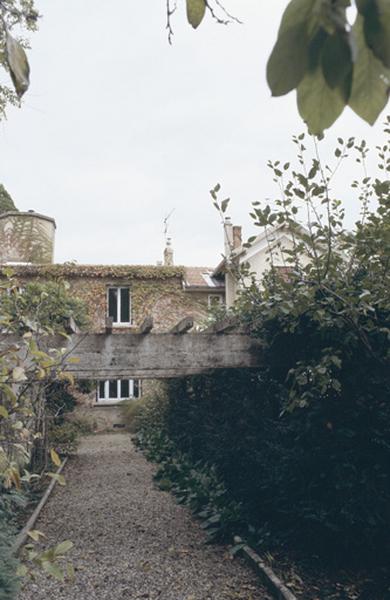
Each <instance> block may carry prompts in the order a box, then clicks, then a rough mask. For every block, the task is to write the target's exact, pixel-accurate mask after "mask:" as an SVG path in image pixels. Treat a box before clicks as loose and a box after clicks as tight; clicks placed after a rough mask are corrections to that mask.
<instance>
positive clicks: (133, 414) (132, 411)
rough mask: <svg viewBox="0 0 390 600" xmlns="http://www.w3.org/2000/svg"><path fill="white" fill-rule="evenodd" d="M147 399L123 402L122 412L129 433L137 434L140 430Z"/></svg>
mask: <svg viewBox="0 0 390 600" xmlns="http://www.w3.org/2000/svg"><path fill="white" fill-rule="evenodd" d="M144 405H145V399H144V398H138V399H131V400H130V399H129V400H124V401H123V402H121V405H120V410H121V414H122V419H123V421H124V423H125V425H126V429H127V431H129V432H130V433H136V432H137V431H138V430H139V428H140V422H139V421H140V414H141V412H142V410H143V408H144Z"/></svg>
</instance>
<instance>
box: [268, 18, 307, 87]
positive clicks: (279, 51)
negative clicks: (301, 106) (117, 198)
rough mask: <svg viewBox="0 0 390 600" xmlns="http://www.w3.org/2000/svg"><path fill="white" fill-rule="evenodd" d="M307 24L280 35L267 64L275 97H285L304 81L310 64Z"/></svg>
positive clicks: (270, 84)
mask: <svg viewBox="0 0 390 600" xmlns="http://www.w3.org/2000/svg"><path fill="white" fill-rule="evenodd" d="M308 44H309V39H308V36H307V32H306V23H299V24H298V25H296V26H295V27H292V28H291V29H288V30H287V31H285V32H284V33H282V34H281V35H279V37H278V39H277V41H276V44H275V46H274V48H273V50H272V53H271V56H270V57H269V60H268V63H267V81H268V85H269V87H270V89H271V92H272V95H273V96H283V95H284V94H287V93H288V92H291V90H293V89H295V88H296V87H297V85H298V84H299V83H300V81H302V78H303V76H304V74H305V71H306V68H307V63H308Z"/></svg>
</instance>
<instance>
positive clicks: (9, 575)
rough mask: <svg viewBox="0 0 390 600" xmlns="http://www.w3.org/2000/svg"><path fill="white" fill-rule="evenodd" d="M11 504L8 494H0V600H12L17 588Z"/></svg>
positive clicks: (2, 491) (3, 492)
mask: <svg viewBox="0 0 390 600" xmlns="http://www.w3.org/2000/svg"><path fill="white" fill-rule="evenodd" d="M12 517H13V506H12V500H11V498H10V494H9V493H6V492H5V490H1V494H0V600H13V599H14V598H16V595H17V592H18V590H19V581H18V577H17V576H16V569H17V566H18V561H17V559H16V558H15V557H14V556H13V554H12V544H13V542H14V538H15V528H14V527H13V526H12Z"/></svg>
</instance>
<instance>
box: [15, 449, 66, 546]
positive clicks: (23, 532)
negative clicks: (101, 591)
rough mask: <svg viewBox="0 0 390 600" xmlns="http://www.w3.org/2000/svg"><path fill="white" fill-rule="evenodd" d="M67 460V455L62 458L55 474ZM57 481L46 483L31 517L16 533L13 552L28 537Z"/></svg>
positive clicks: (59, 471) (58, 472)
mask: <svg viewBox="0 0 390 600" xmlns="http://www.w3.org/2000/svg"><path fill="white" fill-rule="evenodd" d="M67 462H68V457H66V458H64V460H63V461H62V463H61V465H60V466H59V467H58V469H57V471H56V475H60V474H61V472H62V471H63V469H64V467H65V465H66V463H67ZM56 483H57V479H56V478H53V479H52V480H51V482H50V484H49V485H48V487H47V489H46V492H45V493H44V495H43V496H42V498H41V499H40V501H39V504H38V505H37V507H36V509H35V510H34V512H33V514H32V515H31V517H30V518H29V520H28V521H27V523H26V525H25V526H24V527H23V529H22V530H21V531H20V532H19V533H18V535H17V536H16V539H15V542H14V544H13V546H12V552H13V553H14V554H17V553H18V552H19V550H20V548H21V547H22V546H23V544H24V543H25V542H26V540H27V537H28V532H29V531H31V529H32V528H33V527H34V525H35V523H36V521H37V519H38V517H39V515H40V513H41V510H42V509H43V507H44V506H45V504H46V502H47V501H48V499H49V498H50V495H51V493H52V491H53V490H54V488H55V485H56Z"/></svg>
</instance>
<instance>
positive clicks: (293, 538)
mask: <svg viewBox="0 0 390 600" xmlns="http://www.w3.org/2000/svg"><path fill="white" fill-rule="evenodd" d="M386 133H387V134H389V133H390V119H388V121H387V124H386ZM303 139H304V136H303V135H302V136H299V138H295V140H294V141H295V143H296V144H297V146H298V149H299V155H298V158H299V161H298V162H299V167H298V169H299V168H300V170H295V171H294V170H293V172H292V178H291V180H290V181H288V182H287V181H286V179H287V177H288V171H289V170H290V168H291V167H290V165H289V164H287V163H286V164H285V165H284V166H283V167H282V166H281V165H280V163H279V162H278V161H277V162H275V163H270V167H271V169H272V171H273V176H274V179H275V181H276V182H277V183H278V184H279V186H280V190H281V192H282V194H281V198H280V200H276V201H275V205H274V206H273V207H272V206H270V205H266V206H265V207H262V206H261V205H260V203H258V202H256V203H254V208H253V213H252V215H253V218H254V219H255V222H256V224H257V225H259V226H261V227H265V228H266V231H268V232H272V230H273V227H275V226H278V227H282V228H283V230H284V231H285V232H287V233H288V234H289V236H290V238H291V239H292V240H293V242H292V244H291V248H290V247H289V248H287V249H286V251H285V252H284V257H283V260H284V266H283V270H281V269H280V268H279V265H278V264H276V263H275V261H274V254H273V251H272V245H270V247H269V271H268V273H267V275H266V277H265V278H264V279H263V280H262V281H261V282H259V281H258V280H256V276H255V275H253V276H251V275H250V274H249V273H248V270H247V268H245V270H244V271H243V272H240V269H239V267H237V264H236V263H235V256H234V254H233V255H232V257H227V258H226V268H227V270H228V272H229V273H232V274H235V275H236V276H237V279H238V281H239V283H240V285H241V293H240V296H239V299H238V301H237V302H236V305H235V306H234V308H233V313H234V314H235V315H236V316H237V317H238V318H239V319H240V320H241V321H242V323H243V324H245V325H246V326H248V327H249V328H250V330H251V334H252V335H254V336H257V337H259V338H260V339H261V340H262V342H263V344H262V363H263V365H264V367H263V368H262V369H259V370H258V371H256V372H254V371H246V370H237V371H228V370H227V371H223V372H221V371H216V372H215V373H214V374H210V375H208V376H196V377H189V378H184V379H182V380H177V381H171V382H170V383H169V384H167V387H166V390H167V397H166V398H165V399H163V400H161V399H160V403H161V404H162V410H161V411H160V413H159V409H158V402H157V401H156V402H157V404H156V403H155V405H154V406H153V410H152V412H151V415H150V416H151V417H153V416H154V417H155V418H156V422H155V425H154V432H153V431H150V429H151V427H150V425H148V422H147V421H146V422H145V423H144V424H143V426H142V427H141V432H140V441H141V443H143V444H145V445H146V446H147V447H149V446H150V447H151V448H152V452H151V453H150V455H151V457H152V458H154V459H157V460H159V461H160V462H161V461H162V462H163V464H164V461H166V460H167V457H166V454H167V453H170V454H171V455H173V456H175V457H185V458H184V459H183V461H184V463H183V464H184V465H185V464H186V463H187V462H188V461H189V462H190V464H192V466H193V467H194V466H195V465H198V464H200V465H211V466H212V467H213V469H214V472H215V474H216V477H217V478H218V480H219V481H220V482H222V484H223V486H224V489H226V493H227V497H229V498H230V499H233V500H234V501H235V502H236V503H237V505H239V506H240V514H241V517H242V518H243V519H244V520H245V522H246V523H247V524H248V525H250V526H251V527H250V531H251V532H252V533H253V535H254V539H255V541H256V542H257V543H258V544H259V545H260V546H263V547H265V546H266V547H270V546H271V545H272V544H278V545H280V544H283V543H287V544H290V543H291V544H292V545H293V546H294V547H295V548H297V547H299V546H300V547H302V548H303V549H304V550H305V551H306V552H308V551H311V552H315V553H316V554H326V555H328V556H330V555H333V556H334V557H335V558H337V560H339V561H340V560H344V561H345V560H349V561H354V560H356V561H362V560H364V561H370V560H372V561H375V562H379V561H380V560H383V557H385V556H388V552H389V551H390V512H389V506H390V469H389V465H390V404H389V402H388V398H389V397H390V368H389V367H390V345H389V339H390V326H389V324H390V297H389V289H390V268H389V267H390V260H389V256H390V199H389V198H390V182H389V181H388V180H384V181H381V180H380V179H379V178H377V179H370V178H369V177H368V176H367V174H366V173H365V172H364V176H363V178H362V180H361V181H360V182H358V181H356V182H353V185H352V188H353V189H357V190H358V195H359V199H360V200H361V202H362V216H361V219H360V220H359V221H358V222H357V223H356V225H355V229H354V231H353V232H349V231H347V230H346V229H345V228H344V225H343V217H344V210H343V208H342V206H341V203H340V201H339V200H337V199H332V197H331V190H330V181H331V180H332V177H333V174H334V171H332V169H331V168H330V167H327V166H323V165H321V163H320V162H319V160H318V158H315V159H313V161H312V164H311V166H310V165H307V164H306V163H305V160H306V159H305V147H304V144H303ZM388 148H389V144H388V143H387V144H385V145H384V146H383V147H382V148H379V159H380V160H379V167H380V170H382V171H384V172H388V171H389V170H390V159H389V158H387V157H388ZM349 150H351V151H356V153H357V161H358V164H361V165H363V171H364V169H365V167H364V165H365V159H366V155H367V148H366V146H365V143H364V142H362V143H361V144H356V143H355V142H354V140H353V139H350V140H348V141H347V142H344V141H343V140H341V139H340V140H339V141H338V147H337V148H336V151H335V156H336V159H337V160H339V161H340V160H343V159H344V157H345V156H346V155H347V153H348V152H349ZM339 164H340V163H338V166H339ZM338 166H337V167H336V169H337V168H338ZM217 192H218V186H217V188H215V189H214V190H212V196H213V201H214V202H215V203H216V205H217V207H219V208H220V211H221V213H223V212H224V211H225V210H226V206H227V201H224V203H222V204H221V205H219V203H218V200H217ZM373 198H374V199H375V203H376V204H375V205H374V207H373V208H372V209H370V207H369V203H370V201H371V199H373ZM301 202H302V203H303V205H304V208H305V211H306V214H307V215H308V217H309V219H308V225H307V229H305V228H303V227H302V226H300V225H298V224H297V222H296V215H297V214H299V211H300V210H301V206H300V203H301ZM324 209H325V215H324V214H323V211H324ZM271 237H272V236H271ZM249 245H250V244H249ZM152 421H153V418H151V420H150V423H152ZM143 429H146V433H145V432H144V430H143ZM183 468H184V469H186V467H183ZM174 473H175V477H174V480H175V485H176V480H177V479H178V478H180V477H181V474H180V469H179V468H178V469H176V471H174ZM168 479H172V476H171V475H169V474H168Z"/></svg>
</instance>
